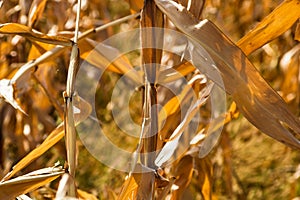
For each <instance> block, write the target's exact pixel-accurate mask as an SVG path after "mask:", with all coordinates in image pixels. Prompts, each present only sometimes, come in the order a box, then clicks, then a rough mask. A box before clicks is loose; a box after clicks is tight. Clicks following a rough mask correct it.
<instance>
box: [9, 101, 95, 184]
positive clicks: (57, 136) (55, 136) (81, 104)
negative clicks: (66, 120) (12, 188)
mask: <svg viewBox="0 0 300 200" xmlns="http://www.w3.org/2000/svg"><path fill="white" fill-rule="evenodd" d="M78 100H79V99H78V98H74V105H75V107H76V108H75V109H74V110H76V111H77V112H76V113H75V116H74V119H75V123H76V124H79V123H80V122H82V121H83V120H85V119H86V118H87V117H88V116H89V115H90V113H91V111H92V108H91V105H90V104H89V103H88V102H86V101H84V100H83V99H80V100H79V101H78ZM63 136H64V126H63V124H60V125H59V126H57V128H56V129H54V130H53V131H52V132H51V133H50V134H49V135H48V137H47V138H46V139H45V140H44V142H43V143H42V144H40V145H39V146H38V147H36V148H35V149H34V150H32V151H31V152H30V153H28V154H27V155H26V156H25V157H24V158H23V159H22V160H20V161H19V162H18V163H17V164H16V165H15V166H14V167H13V170H12V171H11V172H9V173H8V174H7V175H6V176H5V177H4V178H3V180H8V179H10V178H11V177H12V176H14V175H15V174H16V173H17V172H19V171H20V170H22V169H23V168H25V167H26V166H27V165H29V164H30V163H31V162H32V161H34V160H35V159H37V158H38V157H40V156H41V155H43V154H44V153H45V152H46V151H47V150H48V149H50V148H51V147H52V146H54V145H55V144H56V143H57V142H58V141H59V140H61V139H62V138H63Z"/></svg>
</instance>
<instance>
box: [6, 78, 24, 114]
mask: <svg viewBox="0 0 300 200" xmlns="http://www.w3.org/2000/svg"><path fill="white" fill-rule="evenodd" d="M0 97H3V98H4V99H5V101H7V102H8V103H10V105H12V106H13V107H14V108H15V109H17V110H20V111H21V112H22V113H24V114H26V113H25V111H24V110H23V109H22V108H21V106H20V105H19V103H18V102H17V100H16V99H15V97H14V88H13V85H12V84H11V82H10V80H8V79H2V80H0Z"/></svg>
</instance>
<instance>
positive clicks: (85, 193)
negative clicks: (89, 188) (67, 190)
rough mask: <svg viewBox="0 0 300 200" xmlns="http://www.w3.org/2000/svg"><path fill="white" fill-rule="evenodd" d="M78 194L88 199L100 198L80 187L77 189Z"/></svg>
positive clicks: (95, 199)
mask: <svg viewBox="0 0 300 200" xmlns="http://www.w3.org/2000/svg"><path fill="white" fill-rule="evenodd" d="M77 194H78V197H79V198H81V199H87V200H97V199H98V198H97V197H96V196H95V195H93V194H90V193H88V192H85V191H83V190H79V189H77Z"/></svg>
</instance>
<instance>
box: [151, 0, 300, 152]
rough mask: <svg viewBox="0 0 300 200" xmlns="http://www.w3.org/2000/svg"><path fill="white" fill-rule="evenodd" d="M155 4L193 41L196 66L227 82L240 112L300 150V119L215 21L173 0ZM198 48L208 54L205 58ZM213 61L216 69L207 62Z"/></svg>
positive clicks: (193, 56)
mask: <svg viewBox="0 0 300 200" xmlns="http://www.w3.org/2000/svg"><path fill="white" fill-rule="evenodd" d="M156 3H157V5H158V6H159V8H160V9H162V11H163V12H164V13H165V14H166V15H167V16H168V17H169V18H170V20H171V21H172V22H173V23H174V25H175V26H176V27H177V28H179V29H180V30H181V31H182V32H183V33H185V34H186V35H187V36H188V37H190V38H191V40H190V43H191V44H190V47H189V53H190V54H191V60H192V62H193V64H194V65H195V66H196V67H198V68H199V70H200V71H202V72H203V73H205V74H206V75H207V76H208V77H209V78H210V79H212V80H213V81H215V82H216V83H217V84H218V85H220V86H221V87H222V84H223V83H222V82H224V85H225V90H226V92H227V93H229V94H231V95H232V96H233V99H234V101H235V102H236V104H237V106H238V108H239V109H240V111H241V113H243V114H244V116H245V117H246V118H247V119H248V120H249V121H250V122H251V123H252V124H253V125H255V126H256V127H257V128H258V129H260V130H261V131H262V132H264V133H266V134H267V135H269V136H271V137H273V138H274V139H276V140H278V141H280V142H282V143H284V144H286V145H288V146H290V147H292V148H300V143H299V141H298V140H297V138H296V137H295V136H294V133H296V134H299V133H300V122H299V120H298V119H297V118H296V117H295V116H294V115H293V114H292V112H291V111H290V110H289V109H288V107H287V105H286V104H285V102H284V101H283V100H282V98H281V97H280V96H279V95H278V94H277V93H276V92H275V91H274V90H273V89H272V88H271V87H270V86H269V85H268V83H267V82H266V81H265V80H264V79H263V78H262V77H261V75H260V74H259V72H258V71H257V70H256V69H255V67H254V66H253V65H252V64H251V62H250V61H249V60H248V59H247V57H246V56H245V54H243V52H242V51H241V50H240V49H239V48H238V47H237V46H235V45H234V44H233V43H232V42H231V41H230V40H229V39H228V38H227V37H226V36H225V35H224V34H223V33H222V32H221V31H220V30H219V29H218V28H217V27H216V26H215V25H214V24H213V23H212V22H210V21H208V20H203V21H200V22H199V21H198V20H197V19H195V18H194V17H193V16H192V15H191V14H190V13H189V12H188V11H187V10H186V9H185V8H184V7H183V6H181V5H179V4H177V3H175V2H173V1H166V0H156ZM295 10H297V9H295ZM197 45H201V46H197ZM196 46H197V47H196ZM197 48H198V50H197ZM199 48H200V49H201V48H204V49H205V50H206V51H207V52H208V53H209V54H204V55H203V54H202V53H203V50H199ZM211 60H213V61H214V62H215V63H216V66H215V65H211V64H209V63H208V61H210V62H211ZM218 73H219V74H218ZM220 75H221V76H222V78H221V79H220Z"/></svg>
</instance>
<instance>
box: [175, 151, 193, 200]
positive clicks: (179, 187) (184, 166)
mask: <svg viewBox="0 0 300 200" xmlns="http://www.w3.org/2000/svg"><path fill="white" fill-rule="evenodd" d="M175 167H176V168H175V172H174V176H175V178H176V180H175V182H174V185H175V187H174V186H173V188H174V189H173V190H172V193H171V194H172V197H171V199H172V200H179V199H182V198H181V197H182V194H183V192H184V191H185V189H186V188H187V187H188V185H189V184H190V182H191V180H192V177H193V157H192V156H190V155H186V156H184V157H183V158H181V159H180V161H179V163H178V164H177V165H175Z"/></svg>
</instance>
